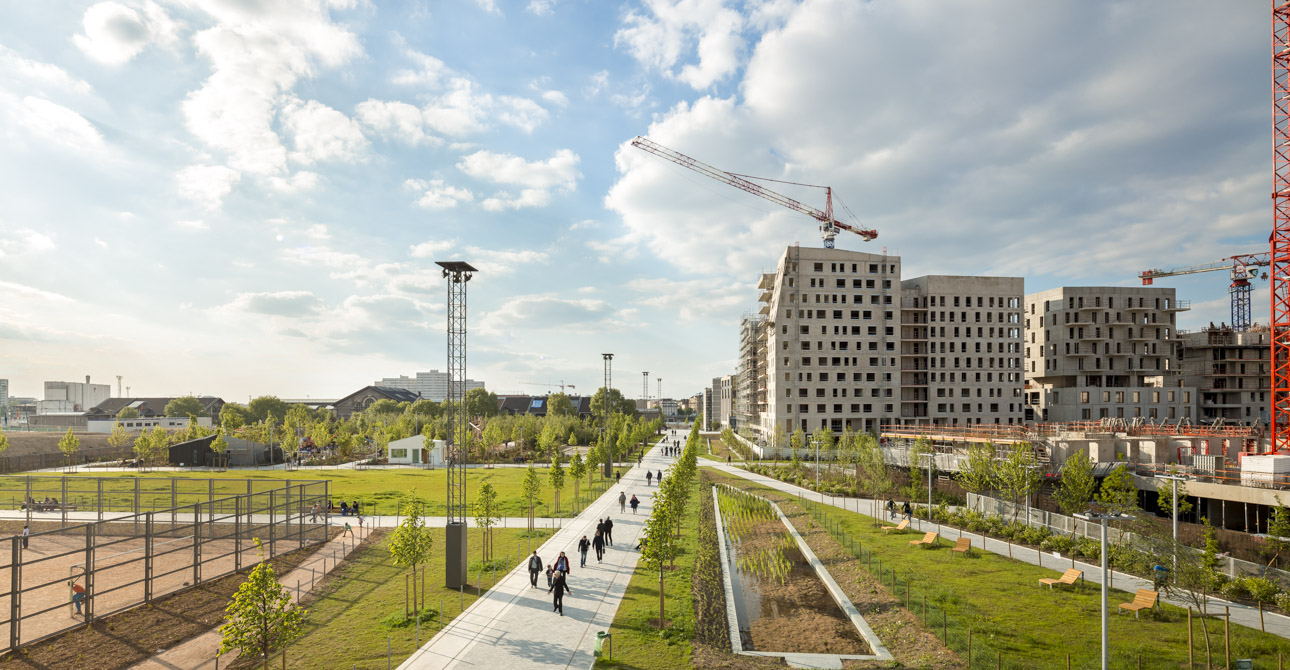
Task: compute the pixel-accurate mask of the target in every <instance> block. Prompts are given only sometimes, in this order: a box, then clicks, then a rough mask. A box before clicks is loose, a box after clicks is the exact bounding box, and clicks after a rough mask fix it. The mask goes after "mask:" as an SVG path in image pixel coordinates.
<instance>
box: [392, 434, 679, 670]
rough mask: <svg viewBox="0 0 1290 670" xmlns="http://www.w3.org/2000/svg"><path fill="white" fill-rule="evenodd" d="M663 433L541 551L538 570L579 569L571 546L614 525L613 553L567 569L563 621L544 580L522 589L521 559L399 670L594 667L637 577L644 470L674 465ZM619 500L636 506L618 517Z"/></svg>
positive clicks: (645, 509)
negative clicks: (598, 645) (622, 496)
mask: <svg viewBox="0 0 1290 670" xmlns="http://www.w3.org/2000/svg"><path fill="white" fill-rule="evenodd" d="M684 437H685V436H684V434H682V433H680V432H678V434H677V435H676V437H675V438H673V437H672V436H671V435H670V433H669V434H668V436H667V437H665V438H664V439H663V440H660V441H659V443H658V444H657V445H655V447H654V448H653V449H651V450H650V451H649V452H647V453H646V455H645V457H644V463H643V466H644V467H632V468H631V469H629V470H624V475H623V478H622V482H621V483H620V484H619V485H616V486H614V487H612V488H610V489H609V490H608V491H606V492H605V493H604V494H603V495H602V496H600V498H599V499H597V500H596V502H594V503H592V504H591V505H588V506H587V509H585V510H584V511H583V512H582V514H580V515H579V516H578V517H577V518H576V519H572V520H566V521H565V524H564V528H563V529H562V530H559V531H557V532H556V534H555V535H554V536H553V537H552V538H551V539H550V540H548V541H547V542H545V543H544V544H543V545H542V546H541V547H539V548H538V556H540V557H541V558H542V561H543V564H544V566H545V564H546V563H548V562H550V561H551V560H554V558H555V557H556V556H558V555H559V553H560V552H561V551H563V552H565V554H566V555H567V556H568V557H569V560H570V565H573V564H574V563H576V562H577V561H578V552H577V542H578V540H579V539H580V538H582V536H583V535H586V536H587V538H588V539H591V537H592V536H594V535H595V532H596V523H597V521H598V520H600V519H603V518H604V517H606V516H609V517H612V518H613V520H614V546H613V547H610V548H608V549H606V551H605V559H604V562H603V563H598V562H597V561H596V555H595V552H594V551H592V552H588V557H587V567H585V568H582V567H577V568H573V569H572V571H571V574H570V575H569V587H570V588H571V589H573V591H572V592H571V593H569V594H567V595H565V597H564V616H563V617H562V616H560V615H559V614H557V613H555V612H553V611H552V607H551V596H550V595H548V594H547V592H546V590H545V589H546V580H545V578H543V577H541V576H539V579H538V586H539V588H536V589H535V588H532V587H531V586H530V585H529V575H528V569H527V562H528V557H527V556H526V557H524V558H523V559H522V560H521V561H520V562H519V564H518V565H516V566H515V568H514V569H512V570H511V572H510V573H509V574H507V575H506V577H505V578H504V579H502V580H501V581H500V582H499V583H498V585H497V586H495V587H494V588H493V589H491V590H489V591H488V592H487V593H486V594H485V595H484V597H482V598H480V599H479V600H477V601H475V603H474V604H473V605H471V606H470V607H468V608H467V609H466V611H465V612H463V613H462V614H461V615H460V616H458V617H457V618H455V619H453V621H452V623H450V624H448V626H447V627H446V628H445V629H444V630H442V631H440V632H439V634H437V635H435V636H434V637H433V638H432V639H431V640H430V641H429V642H427V643H426V644H425V645H424V646H422V647H421V649H419V650H417V651H416V652H415V653H414V654H413V655H412V656H411V657H409V658H408V659H407V660H406V661H404V662H403V664H402V665H400V666H399V668H400V670H447V669H452V670H466V669H468V668H481V669H485V668H486V669H490V670H491V669H494V668H498V669H503V670H505V669H508V668H570V667H572V668H579V669H582V668H589V667H591V664H592V662H593V660H594V656H593V650H594V647H595V642H596V633H597V632H599V631H608V630H609V624H610V623H612V622H613V620H614V614H615V613H616V612H617V611H618V605H619V603H620V602H621V601H622V597H623V594H624V593H625V592H626V590H627V583H628V582H629V581H630V580H631V577H632V573H633V572H635V570H636V563H637V561H638V559H639V558H640V552H639V551H638V550H637V549H635V548H634V547H636V544H637V542H638V538H639V536H640V533H641V530H642V529H643V528H644V525H645V520H646V519H647V518H648V517H649V513H650V509H651V508H652V504H653V498H654V492H655V491H657V486H656V485H651V486H647V485H646V483H645V468H648V469H649V470H650V471H652V472H658V471H659V470H664V471H666V470H667V468H668V466H670V465H671V464H672V462H674V461H675V460H676V459H674V458H671V457H665V456H662V455H661V450H660V449H659V446H661V445H663V444H664V443H665V442H667V443H670V441H671V440H672V439H678V440H683V439H684ZM620 492H626V494H627V496H628V497H629V498H630V497H631V496H632V495H633V494H634V495H636V497H637V498H638V499H639V500H640V503H641V504H640V509H639V511H637V513H636V514H635V515H633V514H632V513H631V511H630V509H629V510H628V511H627V512H626V513H620V512H619V509H618V494H619V493H620Z"/></svg>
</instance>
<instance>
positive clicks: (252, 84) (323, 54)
mask: <svg viewBox="0 0 1290 670" xmlns="http://www.w3.org/2000/svg"><path fill="white" fill-rule="evenodd" d="M201 9H203V10H204V11H205V12H206V13H208V14H209V15H210V16H211V18H213V19H214V20H215V25H214V26H212V27H210V28H207V29H205V30H202V31H200V32H198V33H197V34H196V35H195V36H194V41H195V43H196V46H197V51H198V53H200V54H201V55H202V56H204V57H206V59H208V60H209V61H210V63H211V68H212V72H211V75H210V77H208V78H207V79H206V81H205V82H203V84H202V86H201V88H199V89H198V90H196V91H193V92H191V93H190V94H189V95H188V97H187V99H186V100H185V101H184V104H183V111H184V116H185V119H186V123H187V127H188V130H189V131H190V132H192V133H193V134H194V135H196V136H197V138H198V139H200V140H201V141H202V142H204V143H205V144H206V145H207V146H208V147H210V148H212V149H216V150H219V151H222V152H224V153H226V154H227V155H228V160H229V166H230V167H232V168H234V169H236V170H237V171H239V172H245V173H248V174H251V175H257V176H276V175H281V173H283V172H285V171H286V167H287V150H286V148H285V147H284V146H283V144H282V141H281V139H280V138H279V137H278V135H277V133H276V132H275V131H274V129H273V120H274V118H275V116H276V115H277V113H278V111H279V109H280V108H281V107H283V106H284V105H286V104H289V103H291V102H293V101H294V100H295V98H294V96H291V95H290V94H289V92H290V90H291V89H292V88H293V87H294V86H295V84H296V82H297V81H299V80H300V79H301V78H310V77H313V76H315V75H316V74H317V70H318V68H319V67H336V66H339V65H341V64H343V63H345V62H348V61H349V60H351V59H353V58H355V57H357V56H358V55H360V54H361V53H362V47H361V46H360V45H359V42H358V38H357V37H356V36H355V35H354V34H353V33H351V32H350V31H349V30H348V29H347V28H345V27H344V26H342V25H340V24H337V23H335V22H333V21H332V20H331V17H330V15H329V13H328V8H327V5H325V4H320V3H319V2H318V1H317V0H283V1H281V2H273V3H267V4H247V3H221V4H206V5H202V6H201Z"/></svg>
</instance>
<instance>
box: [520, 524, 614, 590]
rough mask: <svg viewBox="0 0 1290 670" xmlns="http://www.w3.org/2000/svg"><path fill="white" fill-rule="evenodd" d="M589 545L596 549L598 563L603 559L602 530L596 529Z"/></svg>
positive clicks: (603, 542)
mask: <svg viewBox="0 0 1290 670" xmlns="http://www.w3.org/2000/svg"><path fill="white" fill-rule="evenodd" d="M591 546H592V547H594V548H595V550H596V562H597V563H600V562H601V561H603V560H604V559H605V534H604V533H603V532H602V531H599V530H597V531H596V536H595V537H593V538H591ZM534 579H537V578H536V577H535V578H534Z"/></svg>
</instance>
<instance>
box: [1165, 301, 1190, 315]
mask: <svg viewBox="0 0 1290 670" xmlns="http://www.w3.org/2000/svg"><path fill="white" fill-rule="evenodd" d="M1189 309H1191V301H1190V300H1175V301H1174V303H1173V305H1172V306H1170V307H1166V308H1165V311H1166V312H1185V311H1187V310H1189Z"/></svg>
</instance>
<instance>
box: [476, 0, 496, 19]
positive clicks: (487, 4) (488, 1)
mask: <svg viewBox="0 0 1290 670" xmlns="http://www.w3.org/2000/svg"><path fill="white" fill-rule="evenodd" d="M475 4H477V5H479V8H480V9H482V10H484V11H486V12H488V13H489V14H497V15H498V16H501V14H502V10H500V9H498V8H497V2H496V0H475Z"/></svg>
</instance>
